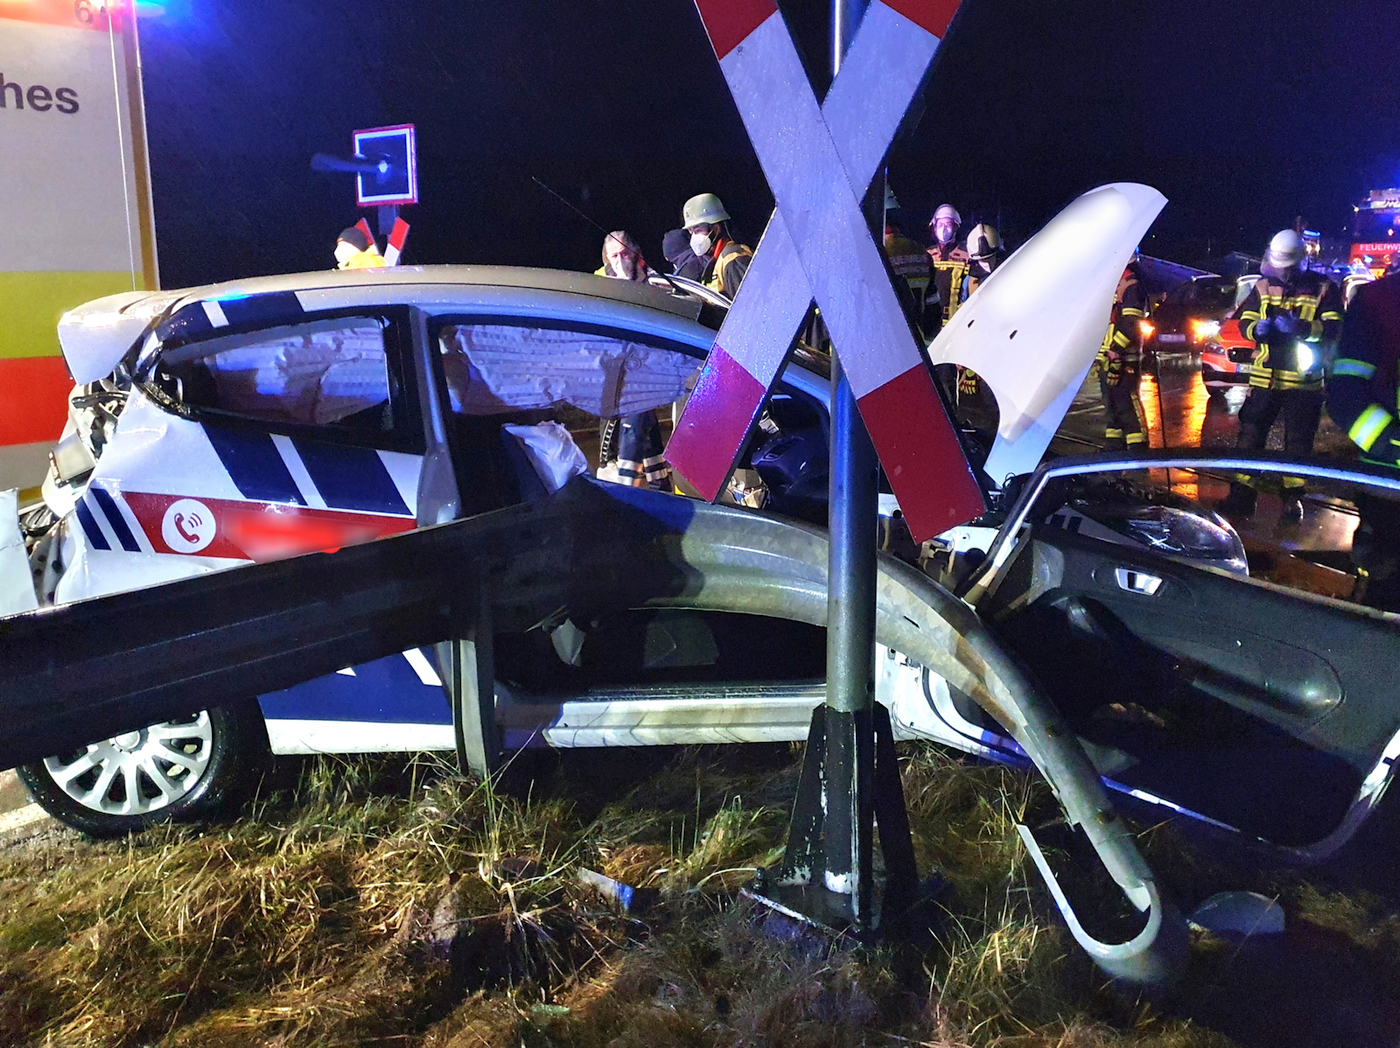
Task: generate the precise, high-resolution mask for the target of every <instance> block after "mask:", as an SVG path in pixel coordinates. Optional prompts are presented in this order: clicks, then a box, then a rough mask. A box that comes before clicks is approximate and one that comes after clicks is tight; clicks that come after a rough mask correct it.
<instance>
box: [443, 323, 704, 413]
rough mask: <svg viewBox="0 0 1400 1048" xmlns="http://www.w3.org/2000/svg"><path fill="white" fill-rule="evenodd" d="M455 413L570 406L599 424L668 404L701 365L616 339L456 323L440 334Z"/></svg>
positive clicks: (666, 351) (673, 353) (682, 391)
mask: <svg viewBox="0 0 1400 1048" xmlns="http://www.w3.org/2000/svg"><path fill="white" fill-rule="evenodd" d="M439 346H440V349H441V352H442V357H443V367H444V370H445V371H446V373H447V386H448V391H449V394H450V396H451V398H452V410H453V411H455V412H457V413H458V414H463V415H501V414H509V413H511V412H515V411H520V410H522V409H536V408H551V407H557V406H559V405H563V404H570V405H572V406H573V407H575V408H578V409H580V410H582V411H585V412H587V413H588V414H590V415H595V416H598V417H599V418H617V417H618V416H621V415H635V414H639V413H641V412H643V411H650V410H652V409H655V408H660V407H664V406H669V405H670V404H671V403H672V402H673V401H676V400H679V399H681V398H682V397H683V396H684V395H685V388H686V380H687V379H689V378H690V376H691V375H693V374H694V373H695V371H696V369H697V368H698V367H699V362H698V361H697V360H695V359H693V358H691V357H689V356H687V355H686V354H684V353H681V352H678V351H676V350H672V349H661V348H658V347H656V346H650V345H647V344H645V343H642V342H634V341H631V340H628V339H625V338H618V337H616V336H611V335H604V334H596V333H590V332H583V331H561V330H556V329H553V328H540V327H522V326H519V325H512V324H453V325H448V326H446V327H444V328H443V329H442V330H441V333H440V335H439Z"/></svg>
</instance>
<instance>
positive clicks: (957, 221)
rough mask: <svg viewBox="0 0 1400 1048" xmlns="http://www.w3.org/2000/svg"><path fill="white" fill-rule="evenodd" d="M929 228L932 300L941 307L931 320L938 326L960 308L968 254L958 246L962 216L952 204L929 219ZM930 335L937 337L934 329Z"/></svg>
mask: <svg viewBox="0 0 1400 1048" xmlns="http://www.w3.org/2000/svg"><path fill="white" fill-rule="evenodd" d="M928 228H929V232H930V233H932V234H933V246H932V247H931V248H929V249H928V257H929V261H930V262H932V263H933V284H934V288H935V292H936V293H935V298H936V301H937V303H938V305H939V307H940V308H939V310H938V311H937V312H935V313H934V317H933V319H934V320H935V321H936V322H937V325H938V326H939V327H941V326H942V325H943V324H946V323H948V321H949V320H950V319H952V316H953V314H954V313H956V312H957V311H958V306H960V305H962V302H963V293H962V288H963V278H964V277H965V276H967V267H968V262H969V259H968V257H967V251H966V250H964V249H963V248H962V247H961V246H960V245H959V244H958V231H959V230H960V229H961V228H962V216H961V215H959V214H958V209H957V208H955V207H954V206H953V205H952V204H943V205H941V206H940V207H939V209H938V210H937V211H935V212H934V213H933V218H931V219H929V223H928ZM929 334H930V335H934V334H937V327H935V328H934V330H933V331H931V332H929Z"/></svg>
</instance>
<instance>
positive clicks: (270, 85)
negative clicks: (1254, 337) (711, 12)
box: [141, 0, 1400, 287]
mask: <svg viewBox="0 0 1400 1048" xmlns="http://www.w3.org/2000/svg"><path fill="white" fill-rule="evenodd" d="M162 6H163V7H164V14H163V15H161V16H159V17H151V18H147V19H145V20H144V21H143V23H142V26H141V34H142V54H143V65H144V73H145V91H146V111H147V125H148V128H147V130H148V135H149V140H150V147H151V170H152V177H153V184H154V193H155V213H156V232H157V238H158V243H159V250H160V261H161V279H162V283H163V284H164V285H165V286H167V287H179V286H185V285H190V284H198V283H204V282H208V281H214V280H221V279H228V278H233V277H240V276H249V275H257V274H264V273H279V272H293V271H298V270H304V269H319V268H330V266H331V265H332V259H331V246H332V243H333V241H334V238H335V234H336V233H337V232H338V231H339V230H340V229H341V228H343V227H344V226H347V225H350V224H351V223H353V222H354V220H355V219H356V218H357V217H358V212H357V211H356V209H355V207H354V191H353V186H352V184H351V183H350V181H349V178H348V176H330V175H325V174H318V173H316V172H313V171H312V170H311V169H310V158H311V155H312V154H313V153H316V152H338V153H342V154H344V153H347V152H348V151H349V144H350V132H351V130H353V129H354V128H358V127H373V126H377V125H383V124H395V123H406V122H412V123H414V124H416V125H417V128H418V144H419V182H420V196H421V199H422V201H423V202H422V203H421V204H420V205H418V206H416V207H413V208H410V209H407V211H406V213H405V217H406V218H407V219H408V220H409V221H410V222H412V223H413V231H412V234H411V235H410V239H409V247H408V252H407V254H406V259H405V260H406V261H410V262H424V263H436V262H495V263H507V264H519V265H543V266H559V267H564V268H577V269H585V268H587V269H592V268H595V267H596V266H597V265H598V264H599V256H598V252H599V248H600V245H601V239H602V238H601V234H600V233H599V232H598V231H597V230H596V229H594V228H592V227H591V226H589V225H588V224H587V223H586V222H585V221H584V220H583V219H582V218H579V217H578V216H577V215H575V214H573V213H572V212H571V211H569V210H568V209H567V208H566V207H565V206H564V205H562V204H560V203H559V202H558V201H557V200H555V199H554V198H552V197H551V196H550V195H549V194H547V193H546V192H545V191H544V190H542V189H541V188H540V187H539V186H538V185H536V183H535V181H534V179H539V180H540V181H542V182H544V183H545V184H547V185H549V186H550V187H552V188H553V189H555V190H556V191H558V192H559V193H560V194H561V195H563V196H564V197H566V198H567V199H568V200H569V201H570V202H571V203H572V204H574V205H575V206H576V207H577V208H579V209H580V210H581V211H583V212H585V213H586V214H588V215H589V216H591V217H592V218H593V219H594V220H595V221H596V222H598V223H599V224H600V225H602V226H603V227H605V228H607V229H614V228H627V229H629V230H631V231H632V232H633V233H635V234H636V235H637V236H638V238H639V239H640V240H641V242H642V245H643V248H644V250H646V251H647V252H648V254H649V255H650V256H651V257H652V259H653V261H654V262H659V261H660V258H659V256H660V250H659V244H660V238H661V235H662V234H663V233H664V232H665V230H666V229H668V228H671V227H672V226H674V225H676V224H678V222H679V210H680V205H681V203H682V202H683V201H684V200H685V198H686V197H688V196H690V195H692V194H694V193H697V192H701V191H704V190H713V191H714V192H717V193H719V194H720V196H721V197H722V198H723V199H724V201H725V203H726V205H727V207H728V208H729V210H730V212H731V214H733V215H734V216H735V219H736V222H737V226H738V229H739V232H740V233H741V234H742V235H744V236H745V237H746V238H748V239H750V240H751V241H752V240H756V239H757V237H758V235H759V234H760V233H761V231H762V229H763V225H764V223H765V221H766V218H767V215H768V212H769V210H770V209H771V207H772V198H771V196H770V195H769V192H768V189H767V185H766V183H765V182H764V179H763V177H762V173H761V172H760V170H759V168H758V165H757V162H756V161H755V159H754V156H753V153H752V150H751V149H750V147H749V143H748V139H747V137H746V136H745V134H744V131H743V128H742V126H741V125H740V122H739V118H738V115H737V113H736V112H735V110H734V107H733V104H732V103H731V101H730V99H729V95H728V92H727V90H726V88H725V85H724V82H723V80H722V78H721V76H720V74H719V70H718V67H717V65H716V63H715V60H714V55H713V53H712V52H711V51H710V49H709V44H708V42H707V40H706V38H705V35H704V31H703V29H702V27H701V23H700V19H699V16H698V15H697V13H696V11H695V8H694V6H693V4H692V3H691V2H690V0H609V2H601V0H569V2H567V3H557V2H556V3H543V2H540V0H510V2H507V0H458V2H456V3H443V2H438V3H426V2H417V0H396V2H394V3H384V2H383V0H340V2H338V3H336V4H334V5H329V4H325V3H312V2H310V0H168V2H165V3H164V4H163V5H162ZM782 6H783V10H784V13H785V14H786V16H787V17H788V20H789V23H790V24H791V25H792V26H793V28H794V31H795V32H796V34H797V36H798V38H799V43H800V45H801V46H802V49H803V51H804V57H805V58H806V60H807V62H808V66H809V69H810V71H811V73H812V74H813V79H814V81H815V82H816V83H817V84H818V89H819V90H824V80H825V77H826V75H827V62H828V58H827V51H828V45H827V21H828V17H829V15H828V12H829V4H828V3H824V2H821V0H793V2H790V3H784V4H783V5H782ZM1397 25H1400V2H1390V3H1368V4H1363V3H1356V2H1350V3H1346V2H1342V0H1310V2H1302V0H1279V2H1275V3H1270V4H1257V3H1253V2H1250V3H1236V2H1232V3H1222V2H1220V0H1214V2H1196V0H1191V2H1182V3H1172V4H1159V5H1155V6H1153V7H1151V8H1150V9H1149V6H1148V5H1145V4H1130V3H1121V2H1120V3H1104V2H1102V0H1099V2H1088V0H1063V2H1054V0H964V3H963V8H962V10H961V11H960V12H959V15H958V18H957V20H956V21H955V22H954V24H953V27H952V29H951V31H950V33H949V35H948V39H947V42H946V44H945V46H944V47H943V49H942V51H941V52H940V55H939V57H938V59H937V60H936V63H935V68H934V70H933V73H932V75H931V77H930V79H929V82H928V84H927V86H926V89H925V92H924V95H923V97H922V100H921V107H922V112H921V115H920V116H919V119H918V120H917V121H915V120H913V119H912V118H911V120H910V121H909V122H908V124H907V125H906V128H905V131H904V134H903V136H902V138H901V139H900V141H899V142H897V144H896V146H895V148H894V149H893V151H892V153H891V156H890V161H889V172H890V181H891V183H892V185H893V187H894V189H895V192H896V193H897V194H898V196H899V199H900V201H901V203H902V204H903V205H904V210H903V216H904V225H905V226H906V228H907V229H908V231H910V232H912V233H914V234H915V235H916V236H919V237H922V236H923V235H924V231H925V225H926V223H927V221H928V216H929V213H930V212H931V211H932V209H933V207H934V206H936V205H937V204H938V203H940V202H941V201H942V200H944V199H947V200H951V201H952V202H953V203H955V204H957V205H958V207H959V208H960V209H961V210H962V213H963V217H964V219H965V221H975V220H980V219H986V220H989V221H992V222H998V221H999V222H1000V223H1001V225H1002V228H1003V232H1004V233H1005V235H1006V237H1007V239H1008V241H1009V242H1010V243H1011V245H1012V246H1015V245H1016V244H1018V243H1019V242H1020V241H1021V240H1023V239H1024V238H1025V237H1027V236H1029V235H1030V234H1031V233H1033V232H1034V231H1035V230H1036V229H1037V228H1039V226H1040V225H1041V224H1043V223H1044V222H1045V221H1046V220H1048V219H1049V218H1050V217H1051V216H1052V215H1053V214H1054V213H1055V212H1056V211H1057V210H1058V209H1059V208H1060V207H1062V206H1064V204H1065V203H1067V202H1068V201H1069V200H1071V199H1073V197H1074V196H1076V195H1077V194H1079V193H1081V192H1083V191H1084V190H1086V189H1089V188H1092V187H1093V186H1095V185H1098V184H1101V183H1103V182H1107V181H1115V180H1136V181H1144V182H1148V183H1150V184H1152V185H1154V186H1156V187H1157V188H1159V189H1161V190H1162V191H1163V192H1164V193H1165V194H1166V195H1167V196H1168V198H1169V199H1170V203H1169V204H1168V206H1167V210H1166V211H1165V212H1164V214H1163V216H1162V218H1161V219H1159V221H1158V224H1157V226H1155V227H1154V229H1153V233H1152V234H1151V235H1150V239H1149V241H1148V243H1147V244H1145V245H1144V249H1145V250H1146V251H1147V252H1148V253H1150V254H1157V255H1161V256H1163V257H1167V258H1172V259H1174V260H1177V261H1182V262H1187V263H1192V262H1196V261H1198V260H1200V259H1201V258H1203V257H1205V256H1206V255H1207V254H1223V253H1224V252H1226V251H1229V250H1231V249H1241V250H1246V251H1249V252H1251V253H1258V251H1259V250H1260V249H1261V248H1262V247H1263V245H1264V243H1265V242H1266V241H1267V239H1268V237H1269V236H1270V234H1272V233H1273V232H1274V231H1275V230H1277V229H1279V228H1281V227H1283V226H1287V225H1291V224H1292V222H1293V219H1294V217H1295V216H1296V215H1302V216H1303V217H1304V218H1305V219H1306V221H1307V222H1308V223H1309V225H1311V226H1312V228H1314V229H1321V230H1322V231H1323V232H1324V233H1327V234H1334V235H1339V236H1340V235H1342V234H1343V233H1344V231H1345V228H1346V223H1347V220H1348V218H1349V216H1350V211H1351V205H1352V204H1353V203H1355V202H1356V200H1358V199H1360V197H1361V196H1363V195H1364V193H1365V191H1366V190H1367V189H1368V188H1384V187H1386V186H1390V185H1395V184H1400V119H1397V117H1400V77H1396V76H1394V75H1393V68H1394V61H1393V51H1394V48H1393V46H1388V45H1385V44H1384V43H1383V41H1384V40H1386V39H1390V38H1391V34H1392V33H1393V32H1394V31H1395V28H1396V26H1397Z"/></svg>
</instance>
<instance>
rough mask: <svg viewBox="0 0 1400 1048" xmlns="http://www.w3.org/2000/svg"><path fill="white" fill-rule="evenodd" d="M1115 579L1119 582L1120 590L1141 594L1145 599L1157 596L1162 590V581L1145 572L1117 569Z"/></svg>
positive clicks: (1114, 573)
mask: <svg viewBox="0 0 1400 1048" xmlns="http://www.w3.org/2000/svg"><path fill="white" fill-rule="evenodd" d="M1113 577H1114V578H1115V579H1116V580H1117V581H1118V588H1119V589H1125V590H1127V591H1128V592H1129V593H1141V594H1142V595H1143V596H1144V597H1152V596H1156V594H1157V591H1158V590H1160V589H1161V588H1162V580H1161V579H1160V578H1158V577H1157V576H1156V575H1149V574H1147V572H1145V571H1134V570H1132V569H1131V568H1115V569H1114V571H1113Z"/></svg>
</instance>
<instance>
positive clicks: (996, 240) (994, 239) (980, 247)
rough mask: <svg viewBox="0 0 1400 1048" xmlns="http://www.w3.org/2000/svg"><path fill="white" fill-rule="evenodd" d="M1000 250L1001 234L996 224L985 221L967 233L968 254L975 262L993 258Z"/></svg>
mask: <svg viewBox="0 0 1400 1048" xmlns="http://www.w3.org/2000/svg"><path fill="white" fill-rule="evenodd" d="M1000 251H1001V234H1000V233H998V232H997V231H996V227H995V226H989V225H987V223H985V222H983V223H982V224H981V225H978V226H974V227H973V229H972V232H971V233H969V234H968V235H967V254H968V257H969V258H971V259H972V260H973V261H974V262H981V261H983V260H984V259H988V258H992V257H993V256H994V255H996V254H997V253H998V252H1000Z"/></svg>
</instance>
